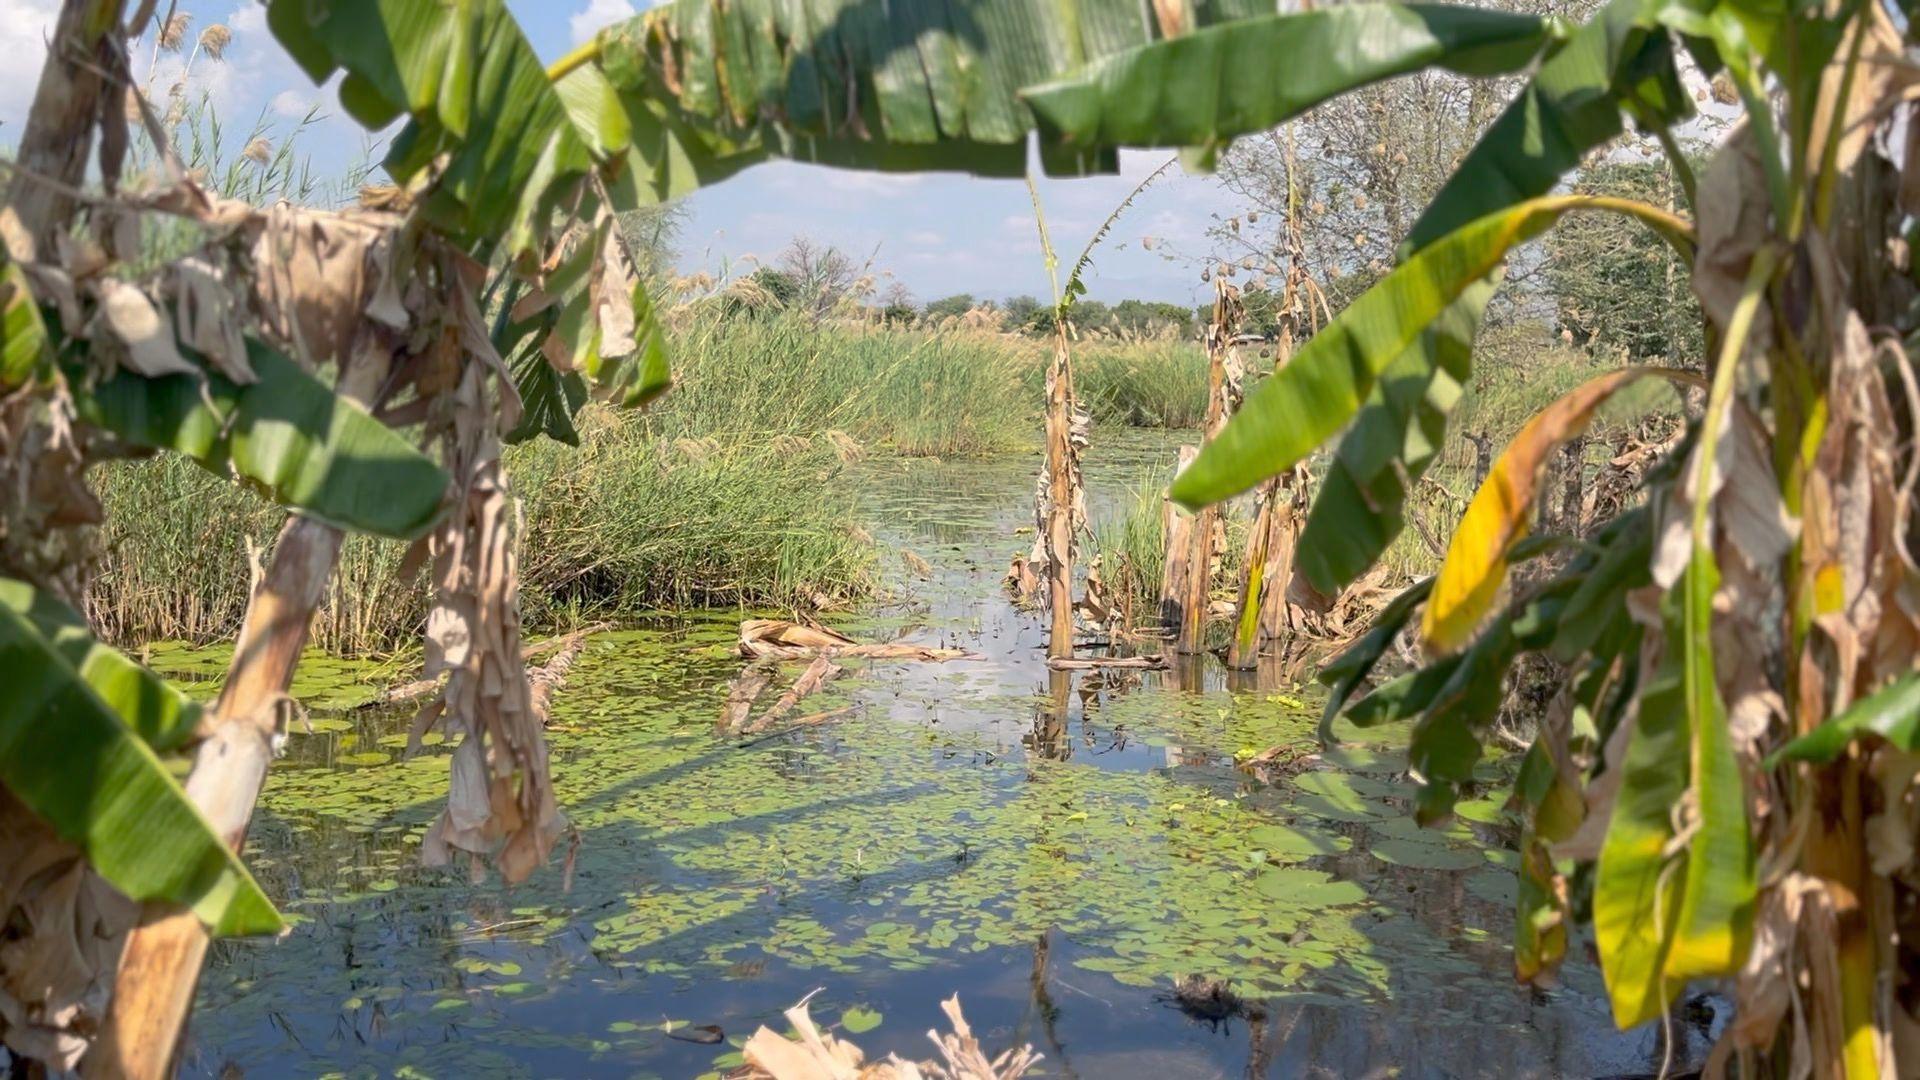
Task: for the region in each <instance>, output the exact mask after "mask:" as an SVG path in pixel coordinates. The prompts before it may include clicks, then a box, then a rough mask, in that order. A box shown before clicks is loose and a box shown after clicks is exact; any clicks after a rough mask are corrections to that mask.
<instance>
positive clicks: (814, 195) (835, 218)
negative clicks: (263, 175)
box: [0, 0, 1236, 304]
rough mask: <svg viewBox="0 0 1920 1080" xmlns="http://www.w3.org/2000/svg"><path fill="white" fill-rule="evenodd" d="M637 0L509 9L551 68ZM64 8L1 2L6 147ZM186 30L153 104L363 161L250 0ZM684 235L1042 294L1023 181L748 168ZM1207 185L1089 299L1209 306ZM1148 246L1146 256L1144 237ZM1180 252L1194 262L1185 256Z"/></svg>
mask: <svg viewBox="0 0 1920 1080" xmlns="http://www.w3.org/2000/svg"><path fill="white" fill-rule="evenodd" d="M643 6H644V4H641V3H636V2H634V0H508V7H509V8H510V9H511V10H512V11H513V13H514V15H515V16H516V18H518V19H519V21H520V25H521V27H522V28H523V30H524V31H525V32H526V34H527V37H528V39H529V40H530V41H531V42H532V44H533V46H534V48H535V49H536V50H537V51H538V52H539V53H540V55H541V56H542V57H543V58H545V59H548V60H552V59H555V58H557V57H559V56H561V55H562V54H564V53H565V52H566V51H567V50H569V49H571V48H572V47H573V46H574V45H576V44H578V43H580V42H582V41H585V40H586V39H587V38H589V37H591V36H592V34H593V32H594V31H595V30H597V29H599V28H600V27H602V26H605V25H607V24H608V23H611V22H615V21H617V20H620V19H623V18H630V17H632V16H633V15H634V14H636V13H637V12H638V11H639V10H640V9H641V8H642V7H643ZM58 8H59V0H0V50H4V52H0V55H7V56H14V57H21V58H28V57H31V58H32V61H31V62H32V69H31V70H30V71H28V70H16V73H15V75H14V76H12V77H9V78H7V79H4V80H0V143H10V142H12V141H13V140H14V139H15V138H17V133H18V132H19V130H20V126H21V123H22V121H23V120H24V118H25V115H26V111H27V108H28V106H29V105H30V104H31V102H32V99H33V90H34V84H35V82H36V80H37V77H38V71H39V65H40V62H41V60H42V58H43V57H44V56H45V53H46V35H47V32H48V28H49V27H50V26H51V25H52V22H53V17H54V13H55V12H56V11H57V10H58ZM181 8H182V10H185V11H188V12H189V13H191V14H192V15H193V17H194V22H193V34H194V35H197V34H198V33H199V32H200V30H202V29H203V28H205V27H206V26H208V25H210V24H213V23H220V24H223V25H226V26H227V27H229V28H230V29H231V30H232V32H233V41H232V44H231V45H230V46H229V47H228V49H227V50H226V53H225V55H224V57H223V58H222V59H221V60H219V61H214V60H211V59H209V58H208V57H206V56H200V57H198V58H197V59H194V60H193V61H192V64H191V67H190V68H189V67H188V66H187V59H188V58H187V57H185V56H178V55H160V56H158V57H156V56H154V54H153V50H152V42H151V41H150V40H143V41H139V42H136V43H135V44H134V47H133V54H134V56H133V63H134V70H135V74H136V77H137V78H140V79H142V80H143V81H144V82H145V83H146V85H147V86H149V87H150V90H149V92H150V93H151V94H152V96H154V97H155V98H156V99H162V98H164V97H165V95H166V91H167V88H168V87H169V86H171V85H172V84H173V83H174V82H176V81H179V80H180V78H181V76H182V74H183V72H184V74H185V75H186V79H187V86H188V88H189V89H188V93H189V95H190V96H191V97H193V98H195V99H198V98H199V97H200V96H201V95H205V97H206V99H207V100H208V101H209V102H210V103H211V104H212V105H213V107H214V110H215V112H217V113H218V115H219V116H220V117H221V118H222V120H223V122H224V124H225V125H226V127H227V129H228V131H229V138H230V139H232V140H236V141H244V138H245V136H246V134H248V132H247V129H248V128H250V127H251V126H252V125H253V124H254V123H255V122H256V118H257V120H258V122H259V123H261V124H263V125H265V127H266V132H265V134H266V135H267V136H268V137H269V138H270V139H273V140H274V141H276V142H278V141H279V140H281V139H284V138H286V137H288V135H289V134H291V133H292V132H293V131H294V129H295V128H296V127H298V126H299V124H300V122H301V120H302V118H303V117H305V116H307V115H308V113H309V112H310V111H312V110H318V111H319V113H320V114H321V115H322V119H320V120H319V121H318V122H316V123H313V124H311V125H310V126H308V127H306V129H305V130H303V131H301V132H300V135H299V143H298V145H299V146H300V147H301V148H302V150H303V151H304V152H305V153H306V154H308V155H309V156H310V157H311V159H312V161H313V164H314V167H315V169H316V170H317V171H321V172H344V171H345V170H346V169H347V168H348V167H349V166H350V165H351V164H352V163H353V162H354V161H355V160H357V159H359V158H360V157H361V155H362V154H363V153H364V148H365V145H366V142H365V135H364V133H362V132H361V131H360V129H359V128H358V127H356V126H355V125H354V124H353V122H352V121H351V120H349V119H347V118H346V117H345V115H344V114H342V113H341V112H340V110H339V108H338V105H337V102H336V100H335V98H334V96H333V94H332V91H331V88H330V87H316V86H314V85H313V83H312V81H311V80H309V79H308V78H307V77H306V75H305V74H304V73H303V72H301V71H300V69H299V68H298V67H297V66H295V65H294V63H293V62H292V61H291V60H290V59H288V58H287V56H286V55H285V53H284V52H282V50H281V49H280V47H279V44H278V43H277V42H276V41H274V39H273V36H272V34H271V33H270V32H269V31H268V30H267V27H266V16H265V9H264V8H262V7H261V6H260V3H259V0H183V2H182V4H181ZM1170 156H1171V155H1170V154H1168V153H1164V152H1129V153H1126V154H1124V155H1123V156H1122V159H1121V172H1120V175H1118V176H1114V177H1094V178H1088V179H1077V180H1072V181H1066V180H1061V181H1043V182H1042V184H1041V202H1042V205H1043V207H1044V209H1045V212H1046V218H1047V225H1048V228H1049V230H1050V232H1051V235H1052V239H1053V246H1054V248H1055V250H1056V251H1057V252H1058V253H1059V255H1060V258H1061V260H1062V261H1063V262H1071V261H1072V260H1073V259H1074V258H1075V257H1076V256H1077V255H1078V254H1079V252H1080V250H1081V248H1082V247H1083V246H1084V245H1085V244H1086V242H1087V240H1088V239H1089V238H1090V237H1091V236H1092V234H1093V232H1094V231H1095V230H1096V229H1097V228H1098V227H1099V226H1100V223H1101V222H1102V221H1104V220H1105V219H1106V217H1107V215H1108V214H1109V213H1111V212H1112V210H1113V209H1114V207H1115V206H1117V205H1118V204H1119V203H1120V201H1121V200H1122V199H1124V198H1125V197H1126V195H1127V193H1128V192H1129V191H1131V190H1132V189H1133V187H1134V185H1135V184H1136V183H1138V182H1139V181H1140V180H1141V179H1142V178H1144V177H1145V176H1146V175H1148V174H1149V173H1151V172H1152V171H1153V170H1154V169H1156V168H1158V167H1159V166H1160V165H1161V164H1162V163H1163V162H1164V161H1166V160H1167V158H1168V157H1170ZM687 207H688V217H687V222H686V226H685V228H684V229H683V231H682V233H681V236H680V240H679V266H680V270H681V272H682V273H688V274H690V273H694V272H696V271H704V272H706V273H709V274H713V275H715V276H720V275H722V274H724V273H728V272H732V273H738V272H741V271H742V270H743V269H750V268H751V267H752V266H753V265H754V260H762V261H771V260H772V259H774V258H775V257H776V256H777V255H778V253H779V251H780V249H781V248H783V247H785V246H786V244H787V243H788V242H789V241H790V240H791V239H792V238H793V237H795V236H797V235H804V236H807V237H809V238H811V239H813V240H815V241H817V242H819V243H823V244H831V245H833V246H835V247H838V248H840V249H842V250H843V251H846V252H847V253H848V254H850V255H852V256H854V258H855V259H856V260H857V261H860V262H868V261H869V260H870V261H871V266H872V268H873V270H874V271H876V272H878V273H882V274H886V275H891V279H892V280H895V281H898V282H900V283H902V284H904V285H905V286H906V287H907V289H908V290H909V291H911V292H912V293H913V295H914V296H916V297H918V298H919V299H920V300H922V301H926V300H931V299H937V298H939V297H943V296H948V295H951V294H954V293H971V294H973V295H974V296H976V297H981V298H992V299H1003V298H1005V297H1008V296H1013V295H1018V294H1028V295H1032V296H1036V297H1040V298H1042V299H1045V298H1047V297H1049V296H1050V295H1051V286H1050V285H1049V283H1048V278H1047V274H1046V270H1045V266H1044V263H1043V261H1042V257H1041V252H1040V243H1039V238H1038V235H1037V231H1036V229H1035V226H1034V215H1033V206H1032V202H1031V201H1030V199H1029V197H1028V194H1027V188H1026V185H1025V184H1024V183H1022V182H1021V181H1018V180H984V179H979V178H976V177H969V176H964V175H957V174H925V175H917V176H888V175H882V174H876V173H862V172H856V171H851V170H843V169H828V168H824V167H820V166H813V165H797V164H793V163H790V162H772V163H768V164H765V165H759V166H756V167H754V168H752V169H749V170H747V171H746V172H744V173H742V174H740V175H738V176H735V177H733V178H731V179H729V180H727V181H726V182H724V183H721V184H718V185H715V186H714V187H711V188H708V189H706V190H703V191H700V192H697V193H695V194H694V195H692V196H689V197H688V200H687ZM1235 209H1236V207H1235V205H1234V203H1233V201H1232V200H1231V198H1230V197H1229V195H1228V194H1227V193H1226V192H1225V191H1224V190H1223V189H1222V188H1221V187H1220V185H1219V184H1218V182H1217V181H1215V180H1213V179H1212V178H1209V177H1199V176H1188V175H1186V174H1184V173H1182V172H1181V171H1180V167H1179V166H1177V165H1176V166H1175V167H1174V168H1173V169H1172V170H1171V171H1170V173H1169V174H1168V176H1167V177H1165V178H1163V179H1161V180H1160V181H1157V182H1156V183H1155V184H1154V185H1153V187H1152V188H1150V189H1149V190H1148V191H1147V192H1146V193H1144V194H1143V195H1142V197H1141V198H1140V199H1138V200H1137V201H1136V202H1135V203H1134V205H1133V206H1132V207H1130V208H1129V209H1128V211H1127V213H1126V215H1125V216H1124V217H1123V218H1122V219H1121V221H1120V223H1119V224H1118V225H1117V226H1116V227H1115V229H1114V231H1113V233H1112V234H1110V235H1109V237H1108V239H1107V241H1106V242H1105V243H1104V244H1103V245H1102V248H1101V250H1100V251H1099V253H1098V254H1097V257H1096V260H1095V262H1094V264H1093V266H1094V269H1093V272H1092V273H1091V274H1089V275H1088V277H1087V284H1088V286H1089V291H1090V295H1091V296H1092V297H1093V298H1095V299H1100V300H1107V301H1114V300H1120V299H1125V298H1128V297H1137V298H1141V299H1150V300H1170V301H1174V302H1178V303H1184V304H1195V303H1199V302H1201V301H1203V300H1205V299H1207V298H1208V297H1209V296H1210V295H1211V294H1210V292H1209V287H1208V286H1206V285H1204V284H1203V283H1202V282H1201V279H1200V267H1201V263H1200V262H1199V261H1198V259H1197V256H1199V255H1200V254H1201V253H1203V252H1205V251H1206V250H1207V248H1208V244H1207V241H1206V232H1207V229H1208V226H1209V225H1211V224H1213V223H1214V222H1215V221H1216V220H1217V219H1218V218H1221V217H1225V216H1227V215H1230V214H1232V213H1233V212H1235ZM1143 237H1153V238H1154V239H1155V240H1156V241H1157V242H1156V243H1155V244H1154V245H1152V247H1153V250H1151V251H1149V250H1147V248H1146V247H1145V246H1143V245H1142V244H1141V243H1140V241H1141V238H1143ZM1181 252H1184V253H1187V255H1189V256H1194V258H1188V257H1183V256H1182V255H1180V254H1178V253H1181Z"/></svg>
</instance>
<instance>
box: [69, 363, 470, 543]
mask: <svg viewBox="0 0 1920 1080" xmlns="http://www.w3.org/2000/svg"><path fill="white" fill-rule="evenodd" d="M247 359H248V362H249V363H250V364H251V365H252V367H253V370H254V372H255V373H256V374H257V375H258V376H259V381H258V382H256V383H254V384H252V385H250V386H239V385H236V384H234V383H233V382H231V381H229V380H228V379H226V378H224V377H222V376H221V375H219V374H218V373H216V372H213V371H211V370H209V371H207V372H205V374H204V376H203V377H199V378H196V377H194V376H192V375H184V374H182V375H168V376H165V377H163V378H158V379H149V378H145V377H142V376H140V375H135V374H133V373H132V372H128V371H116V372H115V373H113V374H112V375H109V376H106V377H105V378H102V379H99V380H97V381H95V382H94V383H93V384H92V385H91V386H89V385H87V384H86V383H85V381H84V373H82V372H79V371H75V372H74V376H75V377H74V379H73V380H72V381H73V385H74V386H75V403H76V405H77V406H78V408H79V412H80V415H81V417H82V418H83V419H85V420H87V421H88V422H89V423H92V424H94V425H95V426H97V427H100V428H104V429H106V430H108V431H111V432H113V433H114V434H115V435H118V436H119V437H120V438H121V439H123V440H125V441H126V442H128V443H130V444H132V445H134V446H139V447H146V448H150V449H155V450H173V451H177V452H179V453H182V454H185V455H187V456H188V457H190V458H193V459H194V460H195V461H197V462H199V463H200V464H201V465H203V466H205V467H206V468H208V469H210V470H212V471H214V472H216V473H220V474H223V475H224V474H226V473H227V471H228V470H229V469H231V470H232V472H233V473H235V474H237V475H239V476H240V477H241V478H242V479H243V480H245V481H246V482H247V483H248V484H249V485H251V486H253V487H255V488H257V489H259V490H260V491H261V492H262V493H264V494H265V495H266V496H267V497H268V498H271V499H273V500H274V501H275V502H278V503H280V504H282V505H284V506H289V507H293V508H295V509H298V510H300V511H301V512H303V513H306V514H309V515H311V516H313V517H315V518H318V519H320V520H322V521H325V522H328V523H329V524H333V525H337V526H339V527H341V528H343V529H351V530H354V531H357V532H368V533H374V534H376V535H380V536H390V537H397V538H400V539H411V538H413V537H416V536H419V535H421V534H422V533H424V532H426V531H427V529H428V528H430V527H431V526H432V525H433V523H434V521H435V520H436V519H437V518H438V517H439V514H440V500H441V497H442V495H443V494H444V493H445V492H446V488H447V474H446V473H445V472H444V471H443V470H442V469H441V468H440V466H439V465H437V464H435V463H434V461H433V459H431V458H429V457H427V456H426V455H425V454H422V453H421V452H420V451H419V450H418V449H416V448H415V447H414V446H413V445H412V444H410V443H409V442H407V440H406V439H404V438H402V437H401V436H400V435H399V434H398V433H396V432H394V431H393V430H392V429H390V428H388V427H387V426H386V425H385V424H383V423H381V422H380V421H378V420H376V419H374V418H373V416H372V415H371V414H369V413H368V412H367V411H366V410H365V409H363V408H361V407H360V406H358V405H355V404H354V403H352V402H350V401H347V400H346V399H345V398H342V397H340V396H339V395H337V394H335V393H334V392H333V389H332V388H331V387H329V386H327V384H325V383H323V382H321V381H320V380H319V379H318V378H317V377H315V376H314V375H313V374H312V373H311V372H308V371H306V370H305V369H303V368H302V367H300V365H299V364H297V363H295V362H294V361H292V360H290V359H288V358H287V357H285V356H282V355H281V354H280V353H279V352H277V351H275V350H274V349H272V348H270V347H268V346H266V345H264V344H261V343H260V342H258V341H254V340H249V341H248V342H247Z"/></svg>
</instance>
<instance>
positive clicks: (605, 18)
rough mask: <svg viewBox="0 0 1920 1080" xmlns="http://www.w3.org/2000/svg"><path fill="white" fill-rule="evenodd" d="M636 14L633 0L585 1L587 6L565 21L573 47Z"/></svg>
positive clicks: (584, 42)
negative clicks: (570, 32) (571, 37)
mask: <svg viewBox="0 0 1920 1080" xmlns="http://www.w3.org/2000/svg"><path fill="white" fill-rule="evenodd" d="M638 14H640V12H639V11H637V10H636V9H635V8H634V6H633V0H587V6H586V7H584V8H581V9H580V10H579V11H576V12H574V13H573V16H572V17H571V18H569V19H568V20H567V29H568V30H570V31H572V33H573V43H574V44H575V45H584V44H586V41H587V39H588V38H590V37H592V36H593V35H594V34H596V33H598V32H599V31H600V30H601V28H603V27H608V26H612V25H613V24H614V23H617V22H621V21H622V20H625V19H631V18H633V17H634V16H635V15H638Z"/></svg>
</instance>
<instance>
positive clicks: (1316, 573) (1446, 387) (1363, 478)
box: [1294, 279, 1494, 596]
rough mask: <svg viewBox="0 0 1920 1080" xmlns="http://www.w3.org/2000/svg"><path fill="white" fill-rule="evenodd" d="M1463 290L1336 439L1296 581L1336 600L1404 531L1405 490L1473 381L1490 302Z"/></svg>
mask: <svg viewBox="0 0 1920 1080" xmlns="http://www.w3.org/2000/svg"><path fill="white" fill-rule="evenodd" d="M1493 289H1494V282H1493V281H1492V280H1491V279H1489V280H1486V281H1482V282H1479V283H1476V284H1474V285H1471V286H1469V287H1468V288H1467V289H1466V291H1465V292H1463V293H1462V294H1461V296H1460V299H1458V300H1456V301H1454V302H1453V303H1452V304H1451V305H1450V306H1448V307H1447V308H1446V310H1445V311H1443V312H1441V314H1440V316H1439V317H1438V318H1437V319H1435V320H1434V321H1433V323H1432V325H1430V326H1428V327H1427V328H1426V330H1424V331H1422V332H1421V334H1420V336H1419V338H1418V340H1416V341H1415V342H1414V344H1412V345H1410V346H1408V347H1407V349H1406V351H1405V352H1403V353H1401V354H1400V355H1399V356H1398V357H1395V358H1394V359H1393V361H1392V362H1391V363H1389V364H1388V365H1387V367H1386V369H1385V370H1383V371H1382V372H1381V373H1380V381H1379V382H1378V383H1377V384H1375V386H1374V388H1373V391H1372V393H1371V394H1370V395H1369V396H1368V399H1367V404H1366V407H1365V408H1362V409H1361V410H1360V414H1359V415H1358V416H1356V417H1354V420H1353V426H1352V427H1351V428H1349V429H1348V430H1347V433H1346V434H1345V435H1343V436H1342V437H1341V439H1340V447H1339V449H1338V450H1336V451H1335V452H1334V456H1333V461H1332V463H1331V465H1330V466H1329V467H1328V469H1327V475H1326V477H1325V479H1323V480H1322V481H1321V484H1320V491H1319V493H1318V494H1317V495H1315V496H1314V499H1313V509H1312V510H1310V511H1309V512H1308V514H1307V524H1306V528H1305V529H1304V530H1303V531H1302V533H1301V536H1300V542H1299V545H1298V547H1299V553H1298V555H1297V556H1296V557H1295V563H1294V568H1295V569H1294V572H1295V573H1297V574H1300V575H1302V576H1303V577H1304V578H1305V579H1306V581H1307V584H1308V585H1310V586H1311V587H1312V588H1313V590H1314V591H1315V592H1317V593H1319V594H1320V595H1322V596H1336V595H1338V594H1339V592H1340V590H1341V589H1344V588H1346V586H1348V585H1349V584H1351V583H1352V582H1353V581H1354V580H1355V579H1357V578H1358V577H1359V576H1360V575H1361V574H1364V573H1366V572H1367V570H1368V569H1370V568H1371V567H1372V566H1373V564H1374V563H1375V562H1376V561H1378V560H1379V558H1380V556H1381V554H1383V553H1384V552H1385V551H1386V550H1387V547H1388V546H1389V545H1390V544H1392V543H1393V540H1394V537H1396V536H1398V535H1400V530H1401V528H1402V527H1403V526H1404V525H1405V524H1406V517H1405V514H1404V512H1403V507H1404V506H1405V504H1406V499H1407V488H1408V486H1409V485H1411V484H1414V483H1417V482H1418V481H1419V479H1420V477H1422V476H1423V475H1425V474H1426V471H1427V467H1428V466H1429V465H1431V464H1432V463H1433V460H1434V458H1435V457H1437V456H1438V455H1439V453H1440V448H1441V446H1442V444H1443V443H1444V441H1445V439H1446V434H1447V418H1448V417H1449V416H1450V415H1451V414H1452V412H1453V408H1454V406H1455V405H1456V404H1457V403H1458V402H1459V400H1460V395H1461V392H1462V388H1463V387H1464V386H1465V385H1466V381H1467V379H1468V377H1469V376H1470V375H1471V374H1472V371H1473V339H1474V336H1475V335H1476V334H1477V333H1479V329H1480V316H1481V313H1482V312H1484V311H1485V310H1486V306H1487V299H1488V298H1489V297H1491V296H1492V295H1493Z"/></svg>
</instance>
